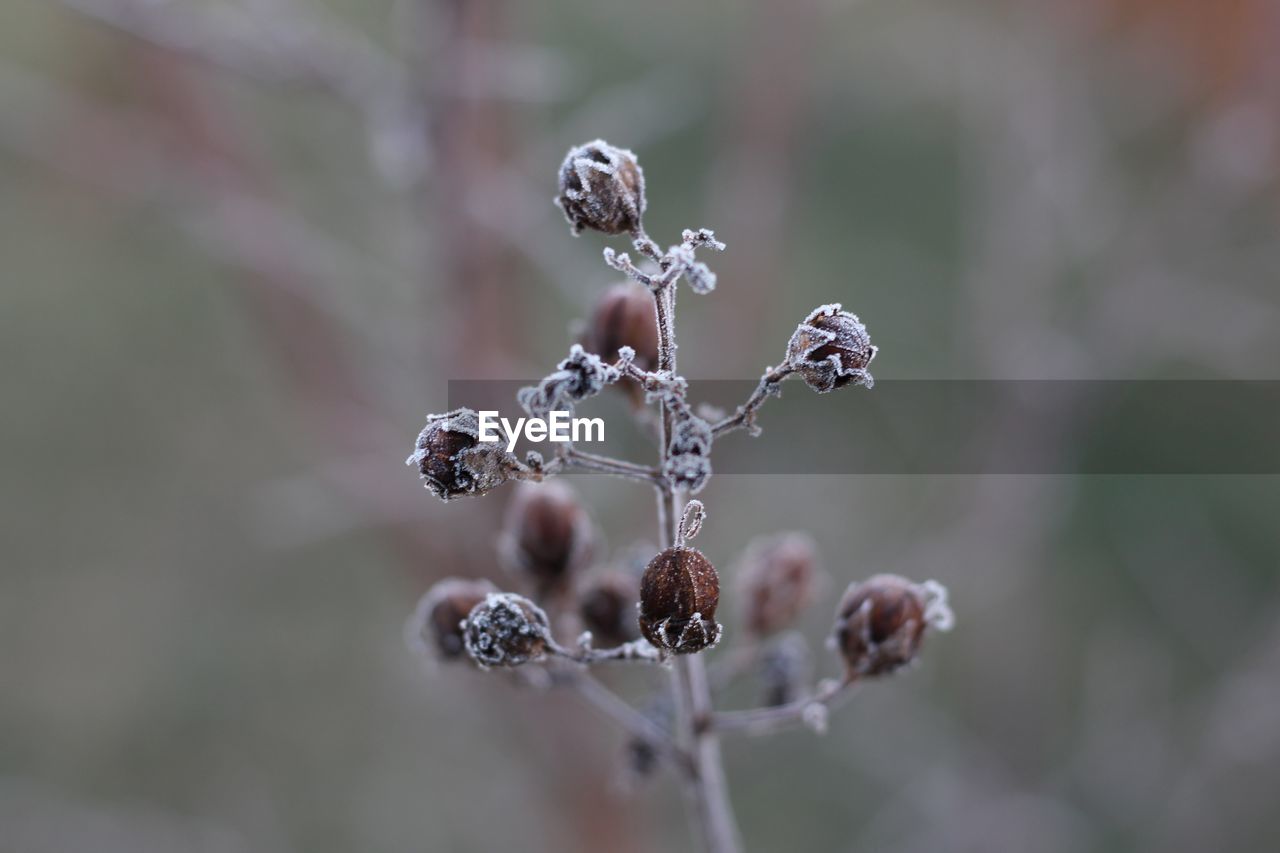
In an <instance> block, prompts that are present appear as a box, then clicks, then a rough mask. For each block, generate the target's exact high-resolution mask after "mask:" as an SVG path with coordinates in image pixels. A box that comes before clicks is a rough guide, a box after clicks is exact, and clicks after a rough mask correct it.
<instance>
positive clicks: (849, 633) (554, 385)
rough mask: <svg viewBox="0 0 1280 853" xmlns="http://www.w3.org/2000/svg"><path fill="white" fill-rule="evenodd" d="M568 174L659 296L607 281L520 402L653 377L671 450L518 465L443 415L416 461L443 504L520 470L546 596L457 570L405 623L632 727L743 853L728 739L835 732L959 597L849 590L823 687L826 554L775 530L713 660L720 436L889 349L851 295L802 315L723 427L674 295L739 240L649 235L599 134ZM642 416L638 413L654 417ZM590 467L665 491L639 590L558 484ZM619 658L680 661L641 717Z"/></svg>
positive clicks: (702, 288)
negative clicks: (598, 566) (821, 560)
mask: <svg viewBox="0 0 1280 853" xmlns="http://www.w3.org/2000/svg"><path fill="white" fill-rule="evenodd" d="M559 183H560V193H559V197H558V199H557V201H558V203H559V204H560V206H561V208H562V209H563V210H564V213H565V217H566V218H567V219H568V220H569V223H570V225H571V227H572V230H573V232H574V233H575V234H578V233H580V232H582V231H584V230H595V231H599V232H602V233H604V234H608V235H622V234H625V235H628V236H629V237H630V238H631V240H632V245H633V246H634V249H635V251H636V252H637V253H638V254H639V255H640V257H641V258H642V260H641V262H640V264H637V263H634V262H633V261H632V259H631V257H630V256H629V255H627V254H620V253H617V252H615V251H614V250H613V249H608V248H607V249H605V250H604V260H605V262H606V263H607V264H608V265H609V266H610V267H612V268H613V269H615V270H617V271H619V272H621V273H623V274H624V275H625V276H626V277H627V278H628V279H630V280H631V281H632V282H634V283H635V285H639V286H640V288H643V289H644V290H647V292H648V294H649V296H650V297H651V303H652V309H651V310H646V309H644V307H643V306H644V303H643V302H640V303H639V306H640V307H639V308H638V307H637V296H640V297H641V298H642V299H643V298H647V297H643V291H642V290H639V289H636V290H629V289H627V288H634V287H635V285H628V286H627V287H619V288H614V289H613V290H610V291H608V292H607V293H606V294H605V295H604V296H603V297H602V298H601V301H600V302H599V303H598V304H597V306H596V307H595V310H594V312H593V314H592V318H591V327H590V328H589V329H588V330H587V333H586V335H585V336H584V339H583V344H585V346H584V345H583V344H574V345H573V346H572V347H571V349H570V351H569V355H568V357H567V358H565V359H564V360H563V361H561V362H560V363H559V364H558V365H557V366H556V369H555V370H554V371H552V372H551V373H550V374H548V375H547V376H546V377H545V378H544V379H542V380H541V381H540V382H538V383H537V384H536V385H533V386H531V387H528V388H524V389H522V390H521V391H520V392H519V394H518V395H517V399H518V401H519V403H520V405H521V406H522V407H523V408H524V410H525V411H526V412H527V413H528V414H529V415H530V416H539V417H542V416H546V415H547V414H548V413H549V412H551V411H561V410H569V411H571V410H573V408H574V406H575V405H576V404H577V403H579V402H581V401H583V400H585V399H587V398H589V397H592V396H594V395H596V394H599V393H601V392H602V391H603V390H604V389H605V388H606V387H608V386H614V385H622V384H628V385H630V386H631V387H632V388H639V389H640V391H641V394H642V398H643V402H645V403H647V404H650V405H653V406H656V409H657V418H656V420H655V425H656V432H657V437H658V451H659V458H658V461H657V464H655V465H644V464H639V463H635V462H630V461H624V460H621V459H614V458H610V457H605V456H599V455H596V454H592V453H588V452H586V451H583V450H581V449H579V448H578V447H575V446H574V445H573V444H572V443H571V442H567V443H564V444H562V445H560V449H559V450H558V451H557V452H556V453H555V454H554V456H553V457H552V458H551V459H544V458H543V457H542V456H541V455H540V454H537V453H530V454H528V456H527V457H526V458H525V459H524V460H520V459H518V458H517V457H516V456H515V455H514V454H513V453H512V452H510V451H509V450H507V449H506V444H505V443H504V442H498V443H484V442H481V441H480V440H479V437H478V436H479V430H478V424H477V414H476V412H475V411H473V410H471V409H465V408H464V409H456V410H454V411H451V412H448V413H447V414H443V415H430V416H428V418H427V424H426V426H425V428H424V429H423V430H422V433H421V434H420V435H419V437H418V441H417V444H416V446H415V449H414V452H413V454H412V455H411V456H410V457H409V459H408V464H410V465H411V466H413V467H415V468H417V470H418V472H419V473H420V475H421V476H422V478H423V479H425V480H426V486H427V488H428V489H430V490H431V492H432V493H433V494H435V495H436V496H437V497H439V498H441V499H442V500H445V501H449V500H452V499H454V498H458V497H473V496H479V495H483V494H485V493H487V492H489V491H492V490H493V489H495V488H497V487H499V486H500V485H502V484H503V483H504V482H506V481H507V480H521V481H524V482H522V483H521V484H520V487H519V491H518V494H517V495H516V496H515V499H514V500H513V502H512V503H511V505H510V507H509V508H508V513H507V519H506V523H505V530H504V532H503V533H502V535H501V537H500V541H499V551H500V553H501V554H502V555H503V559H504V562H506V563H507V564H508V566H509V567H510V569H511V571H512V574H513V576H514V578H515V579H516V580H517V581H518V582H519V583H520V584H521V585H522V586H523V587H524V588H525V589H527V590H528V591H529V592H530V594H531V595H532V598H526V597H525V596H523V595H519V594H516V593H512V592H499V591H498V590H497V588H496V587H494V586H492V585H491V584H489V583H488V582H487V581H474V580H460V579H448V580H444V581H441V582H439V583H437V584H436V585H435V586H434V587H433V588H432V589H431V590H430V591H428V592H427V594H426V595H425V596H424V597H423V599H422V601H421V602H420V604H419V606H418V609H417V611H416V613H415V615H414V617H413V619H412V620H411V621H410V623H409V631H408V633H409V640H410V644H411V645H412V646H413V647H414V648H415V649H420V650H425V651H427V652H429V653H430V654H432V655H433V656H434V657H435V658H436V659H438V660H440V661H451V660H460V659H464V657H463V654H464V652H465V655H466V656H468V657H469V658H470V660H471V661H472V662H473V663H474V664H475V665H476V666H478V667H479V668H481V669H490V668H498V669H504V670H508V671H510V672H511V674H512V676H513V678H515V680H516V681H517V682H518V683H520V684H523V685H526V686H539V685H541V686H559V687H568V688H571V689H574V690H576V691H577V692H578V693H579V694H580V695H581V696H582V697H583V698H584V699H586V700H588V701H590V702H591V703H593V704H595V705H597V706H598V707H600V708H601V709H602V710H604V711H605V712H607V713H609V714H610V715H612V716H613V717H615V718H617V720H618V721H619V722H620V723H622V724H623V725H624V726H625V727H626V728H627V729H628V731H629V734H630V738H631V740H630V746H629V749H628V754H629V756H630V757H631V759H632V763H633V769H634V770H636V771H638V772H641V773H647V772H648V771H650V770H652V769H653V768H654V767H655V766H658V765H661V764H665V765H666V766H669V767H670V768H671V769H672V770H673V771H674V772H675V773H676V774H677V776H678V777H679V778H680V779H681V780H682V781H683V782H684V783H685V785H686V788H687V790H688V794H689V798H690V800H691V802H692V803H693V806H694V808H693V810H692V811H693V814H694V815H695V818H696V820H695V824H696V826H697V828H698V831H699V834H700V835H701V837H702V840H703V843H704V846H705V848H706V849H707V850H708V851H712V853H726V851H734V850H738V849H740V840H739V836H738V829H737V826H736V823H735V820H734V817H733V813H732V809H731V806H730V802H729V797H728V791H727V787H726V783H725V776H724V769H723V767H722V764H721V759H720V740H721V738H722V737H723V736H725V735H727V734H732V733H748V734H763V733H767V732H770V731H774V730H776V729H779V728H782V727H785V726H789V725H792V724H796V723H801V724H804V725H808V726H809V727H811V728H813V729H815V730H818V731H821V730H823V729H824V727H825V723H826V719H827V712H828V710H829V709H830V708H831V707H832V706H834V705H835V704H836V703H837V702H839V701H840V700H841V699H843V698H845V697H847V696H848V695H849V694H850V693H851V690H852V688H853V687H854V686H855V685H857V684H860V683H861V682H863V681H864V680H866V679H870V678H876V677H881V676H885V675H888V674H890V673H892V672H895V671H897V670H900V669H901V668H903V667H904V666H906V665H908V664H910V663H912V662H913V661H915V660H916V658H917V656H918V654H919V652H920V647H921V643H922V641H923V639H924V636H925V634H926V633H927V632H928V630H930V629H936V630H947V629H948V628H950V626H951V621H952V617H951V612H950V610H949V608H948V607H947V601H946V590H945V589H944V588H943V587H942V586H941V585H940V584H938V583H937V582H935V581H926V582H924V583H915V582H912V581H909V580H907V579H905V578H902V577H898V576H895V575H876V576H874V577H872V578H870V579H868V580H866V581H864V582H861V583H855V584H852V585H851V586H850V587H849V589H848V590H847V591H846V592H845V594H844V596H843V597H842V599H841V600H840V603H839V606H838V607H837V611H836V623H835V626H834V628H833V631H832V635H831V638H830V641H829V645H830V648H831V649H832V650H834V651H835V652H837V653H838V654H839V656H840V657H841V659H842V662H843V674H842V676H841V677H839V678H834V679H827V680H824V681H822V682H820V683H818V684H817V685H816V686H808V685H807V684H806V682H807V680H808V677H809V671H810V668H811V656H810V653H809V649H808V646H807V644H805V643H804V642H803V639H802V638H801V637H800V636H799V635H798V634H797V633H796V632H794V631H789V630H788V629H789V628H790V627H791V626H792V625H793V624H794V622H795V621H796V619H797V618H798V617H799V615H800V613H801V611H802V610H803V609H804V608H805V607H806V606H808V605H809V603H810V602H811V601H812V600H813V598H814V597H815V588H816V587H817V586H818V585H817V584H816V579H817V574H816V568H815V564H816V552H815V548H814V546H813V544H812V542H811V541H810V540H809V539H808V538H807V537H806V536H804V535H803V534H795V533H788V534H780V535H778V536H775V537H771V538H769V539H765V540H760V541H758V542H756V543H753V544H752V545H750V546H749V547H748V548H747V549H746V551H745V552H744V555H743V557H742V558H741V560H740V561H739V563H738V566H739V575H740V578H739V584H740V590H741V592H742V595H743V608H742V613H741V618H742V631H741V638H742V643H741V645H740V646H739V647H738V648H737V649H736V650H735V653H734V654H732V655H726V656H725V659H724V661H722V663H723V664H724V666H722V667H721V668H719V669H716V670H713V671H709V670H708V668H707V667H706V666H705V665H704V663H703V658H702V655H701V654H700V653H702V652H705V651H707V650H709V649H711V648H713V647H715V646H716V645H717V644H719V643H720V642H721V641H722V639H723V638H724V636H725V635H726V634H729V635H730V636H732V632H731V631H726V630H725V629H724V628H723V626H722V625H721V624H720V623H719V622H718V621H717V609H718V605H719V599H720V579H719V576H718V574H717V572H716V568H715V566H714V565H713V564H712V562H711V560H709V559H708V558H707V557H706V556H705V555H704V554H702V553H701V552H700V551H698V550H697V549H695V548H693V547H691V546H690V545H689V544H688V543H689V541H690V540H692V539H693V538H694V537H695V536H697V534H698V532H699V530H700V529H701V527H702V526H703V523H704V521H705V519H706V517H707V513H706V508H705V507H704V506H703V504H702V502H701V501H699V500H688V499H687V498H688V496H690V495H694V494H697V493H698V492H699V491H701V490H702V488H703V487H704V486H705V485H706V483H707V481H708V479H709V478H710V477H711V473H712V468H711V454H712V449H713V446H714V443H715V442H716V441H717V440H719V439H720V438H721V437H723V436H725V435H727V434H728V433H731V432H733V431H734V430H737V429H744V430H746V431H748V432H750V433H751V434H757V433H758V432H759V428H758V427H757V425H756V417H757V414H758V412H759V410H760V408H761V406H762V405H763V404H764V403H765V401H766V400H768V398H769V397H771V396H778V395H779V394H780V386H781V383H782V382H783V380H785V379H787V378H788V377H790V376H792V375H795V376H798V377H800V378H801V379H802V380H803V381H804V382H805V383H806V384H807V385H808V386H809V387H810V388H812V389H813V390H815V391H817V392H819V393H826V392H829V391H832V390H834V389H837V388H843V387H845V386H848V385H862V386H864V387H866V388H871V387H872V377H871V374H870V373H869V372H868V370H867V368H868V366H869V365H870V363H871V361H872V359H873V358H874V357H875V354H876V347H875V346H873V345H872V344H871V338H870V336H869V335H868V333H867V329H866V327H865V326H864V325H863V324H862V322H861V321H860V320H859V319H858V318H857V316H855V315H854V314H851V313H849V312H848V311H845V310H844V309H843V308H841V306H840V305H838V304H831V305H824V306H821V307H819V308H816V309H815V310H814V311H813V312H811V313H810V314H809V316H808V317H806V318H805V319H804V320H803V322H801V323H800V324H799V325H798V326H797V328H796V330H795V332H794V334H793V335H792V336H791V339H790V340H789V342H788V343H787V346H786V354H785V357H784V358H783V360H782V362H781V363H779V364H778V365H776V366H774V367H771V368H769V369H768V370H766V371H765V372H764V375H763V376H762V377H761V378H760V381H759V384H758V385H757V387H756V389H755V391H754V392H753V393H752V394H751V395H750V396H749V397H748V399H747V400H746V401H745V402H743V404H742V405H741V406H739V407H738V409H737V410H736V411H735V412H734V413H733V414H732V415H729V416H727V417H723V418H721V419H719V420H715V421H714V422H713V421H710V420H707V419H705V418H703V417H701V416H700V415H699V414H697V413H696V411H697V410H696V409H695V406H694V405H693V404H692V403H691V402H690V400H689V387H688V383H687V382H686V381H685V379H684V378H683V377H682V376H681V375H680V374H679V372H678V371H677V368H676V318H675V308H676V288H677V285H678V283H679V282H680V281H682V280H683V281H685V282H687V283H688V285H689V287H690V289H692V290H693V292H694V293H697V294H706V293H710V292H711V291H712V290H714V289H715V286H716V276H715V274H714V273H713V272H712V271H711V270H710V268H708V267H707V265H706V264H704V263H703V262H702V261H699V260H698V259H697V253H698V251H699V250H702V249H710V250H714V251H722V250H723V249H724V248H725V246H724V244H723V243H721V242H719V241H718V240H716V238H715V234H714V233H713V232H711V231H709V230H707V229H699V230H687V231H685V232H684V233H683V235H682V237H681V241H680V242H679V243H678V244H676V245H674V246H671V247H670V248H669V249H667V250H666V251H663V250H662V249H661V247H660V246H659V245H658V244H657V243H656V242H655V241H654V240H652V239H651V238H650V237H649V235H648V234H647V233H646V232H645V230H644V225H643V216H644V211H645V206H646V199H645V193H644V174H643V172H642V171H641V169H640V165H639V163H638V162H637V160H636V157H635V155H634V154H632V153H631V152H630V151H626V150H624V149H620V148H616V147H614V146H612V145H609V144H608V143H606V142H603V141H601V140H597V141H595V142H590V143H587V144H586V145H581V146H578V147H576V148H574V149H572V150H570V151H569V154H568V156H567V157H566V158H565V161H564V163H563V165H562V166H561V168H560V173H559ZM655 343H656V345H655ZM646 411H647V410H645V409H643V407H639V408H637V410H636V417H637V418H638V419H640V420H641V422H642V423H644V422H646V421H644V418H645V416H646ZM574 468H577V469H584V470H587V471H594V472H599V473H605V474H612V475H616V476H619V477H623V478H627V479H631V480H636V481H639V482H641V483H643V484H645V485H646V486H648V487H650V488H652V489H654V491H655V492H656V494H657V506H658V529H659V535H660V539H661V549H660V550H659V552H658V553H657V554H656V555H653V556H652V557H651V559H649V560H648V564H647V566H646V567H645V568H644V570H643V575H642V577H640V579H639V581H638V582H637V581H636V579H635V578H634V577H633V576H631V575H629V574H627V573H626V572H620V571H616V570H613V571H596V572H594V573H592V574H590V575H588V574H587V567H588V564H589V562H590V561H591V559H592V556H593V529H592V527H591V524H590V521H589V519H588V518H587V515H586V512H585V510H584V509H583V507H582V506H581V505H580V504H579V503H578V501H577V500H576V498H575V496H574V494H573V492H572V491H571V490H570V489H569V488H568V487H567V486H565V485H564V484H563V482H555V483H550V482H549V483H543V482H542V481H544V480H546V479H547V478H549V477H551V476H553V475H555V474H557V473H559V472H562V471H565V470H568V469H574ZM544 608H545V609H544ZM548 611H550V615H549V614H548ZM565 626H569V627H570V628H571V629H572V630H573V631H574V632H576V631H577V630H578V629H581V628H585V629H586V630H582V631H581V633H580V634H578V636H577V638H576V640H575V641H574V642H573V643H572V644H565V643H564V642H562V641H561V640H559V639H557V633H558V632H559V629H561V628H563V627H565ZM597 641H604V642H605V645H604V646H597V645H596V643H597ZM616 661H630V662H635V663H640V664H649V665H655V666H658V667H663V668H665V669H667V670H669V672H670V674H671V687H670V691H669V693H665V694H663V695H660V696H657V697H655V698H654V699H653V700H652V701H650V702H648V703H647V704H645V705H644V706H643V707H641V708H635V707H633V706H631V705H630V704H628V703H626V702H625V701H623V700H622V699H621V698H620V697H619V696H618V695H617V694H615V693H613V692H612V691H611V690H610V689H609V688H607V687H606V686H605V685H604V684H602V683H601V682H599V681H597V680H596V679H595V678H594V677H593V676H592V675H591V673H590V668H591V667H592V666H595V665H598V664H604V663H609V662H616ZM718 663H721V662H720V661H718ZM748 672H755V673H756V674H757V676H758V678H759V682H760V686H761V688H762V695H763V696H764V698H765V703H764V705H763V706H761V707H759V708H755V709H751V710H716V709H715V708H714V706H713V697H712V691H713V688H717V687H719V686H722V685H725V684H728V683H729V682H731V681H732V680H734V679H735V678H736V677H737V676H739V675H743V674H746V673H748Z"/></svg>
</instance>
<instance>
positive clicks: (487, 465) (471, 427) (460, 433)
mask: <svg viewBox="0 0 1280 853" xmlns="http://www.w3.org/2000/svg"><path fill="white" fill-rule="evenodd" d="M515 462H516V460H515V457H514V456H512V455H511V454H510V453H508V452H507V451H506V448H505V447H504V446H503V443H502V442H500V441H498V442H482V441H480V418H479V416H478V415H477V414H476V412H475V410H474V409H454V410H453V411H451V412H446V413H445V414H443V415H427V425H426V426H425V427H423V428H422V432H421V433H419V434H418V441H417V444H416V445H415V446H414V450H413V453H411V454H409V458H408V459H406V460H405V464H407V465H411V466H413V467H415V468H417V469H418V473H419V474H420V475H421V476H422V479H424V480H426V481H427V482H426V487H427V488H428V489H430V490H431V493H432V494H434V495H435V496H436V497H438V498H440V499H441V500H444V501H447V500H451V499H453V498H456V497H460V496H463V495H483V494H485V493H486V492H488V491H490V490H492V489H495V488H497V487H498V486H500V485H502V484H503V483H504V482H506V480H507V478H508V477H509V476H510V474H511V471H512V468H513V467H514V466H515Z"/></svg>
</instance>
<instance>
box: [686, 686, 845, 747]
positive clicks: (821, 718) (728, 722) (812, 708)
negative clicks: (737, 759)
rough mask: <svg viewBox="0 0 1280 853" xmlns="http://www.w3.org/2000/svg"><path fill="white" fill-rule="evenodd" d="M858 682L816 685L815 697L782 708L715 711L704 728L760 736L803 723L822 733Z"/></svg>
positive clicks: (789, 703)
mask: <svg viewBox="0 0 1280 853" xmlns="http://www.w3.org/2000/svg"><path fill="white" fill-rule="evenodd" d="M860 683H861V682H857V681H849V680H843V681H836V680H834V679H833V680H828V681H824V682H822V683H821V684H820V685H818V690H817V692H815V693H814V695H812V696H806V697H805V698H803V699H797V700H796V701H794V702H788V703H787V704H785V705H778V706H777V707H774V708H752V709H750V710H746V711H717V712H715V713H714V714H712V715H711V717H710V719H709V721H708V724H707V727H708V728H709V729H710V730H711V731H713V732H717V733H720V734H746V735H763V734H769V733H770V732H774V731H777V730H779V729H785V728H788V727H790V726H794V725H799V724H804V725H806V726H808V727H809V728H811V729H813V730H814V731H817V732H824V731H826V726H827V715H828V713H829V712H830V711H831V710H833V709H834V708H835V707H836V706H837V705H839V704H840V703H842V702H844V701H845V700H847V699H848V698H849V697H851V696H852V695H853V694H854V693H855V692H856V691H855V687H856V686H857V685H858V684H860Z"/></svg>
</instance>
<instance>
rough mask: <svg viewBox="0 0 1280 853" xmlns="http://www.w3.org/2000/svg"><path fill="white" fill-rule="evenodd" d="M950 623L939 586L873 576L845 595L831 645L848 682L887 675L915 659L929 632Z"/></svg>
mask: <svg viewBox="0 0 1280 853" xmlns="http://www.w3.org/2000/svg"><path fill="white" fill-rule="evenodd" d="M952 621H953V619H952V615H951V609H950V608H949V607H948V606H947V590H946V588H945V587H944V586H942V584H940V583H938V582H937V581H926V582H924V583H922V584H918V583H914V582H912V581H909V580H907V579H906V578H903V577H899V576H898V575H875V576H874V577H872V578H869V579H867V580H865V581H863V582H862V583H853V584H850V586H849V589H848V590H846V591H845V594H844V597H843V598H842V599H841V600H840V607H839V608H838V609H837V611H836V626H835V632H834V634H833V635H832V638H831V642H832V645H833V646H834V647H835V648H836V649H838V650H839V652H840V654H841V655H842V656H843V657H844V661H845V667H846V669H847V670H848V675H849V677H850V678H856V677H859V676H865V675H885V674H888V673H890V672H893V671H894V670H896V669H898V668H900V667H902V666H905V665H906V664H908V663H910V662H911V661H913V660H915V657H916V655H917V653H919V651H920V643H921V641H922V640H923V638H924V632H925V629H926V628H927V627H933V628H936V629H937V630H939V631H946V630H949V629H950V628H951V625H952Z"/></svg>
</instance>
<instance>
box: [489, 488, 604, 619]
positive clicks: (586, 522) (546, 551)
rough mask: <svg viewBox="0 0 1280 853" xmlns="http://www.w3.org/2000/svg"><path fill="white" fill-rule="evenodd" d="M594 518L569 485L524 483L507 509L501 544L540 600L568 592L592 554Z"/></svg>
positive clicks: (509, 562) (506, 558)
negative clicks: (583, 506)
mask: <svg viewBox="0 0 1280 853" xmlns="http://www.w3.org/2000/svg"><path fill="white" fill-rule="evenodd" d="M593 539H594V536H593V533H592V528H591V519H590V518H588V517H587V513H586V510H584V509H583V508H582V505H581V504H580V503H578V498H577V496H576V495H575V494H574V492H573V490H572V489H571V488H569V486H567V485H565V484H564V483H562V482H558V481H554V480H549V481H546V482H542V483H521V484H520V485H519V488H517V489H516V493H515V495H514V496H513V497H512V499H511V503H510V504H509V505H508V507H507V515H506V521H505V523H504V525H503V533H502V538H501V540H500V543H499V547H500V550H501V553H502V555H503V559H504V562H506V564H507V566H508V567H509V568H510V569H511V570H512V571H513V572H514V573H516V574H518V575H519V576H521V577H522V578H525V579H526V580H527V581H528V582H529V583H530V584H531V586H532V587H533V589H534V590H535V592H536V595H537V597H538V598H544V597H546V596H550V595H553V594H556V593H561V592H564V591H565V590H567V589H568V588H569V586H570V584H571V583H572V581H573V577H574V575H575V574H577V572H578V571H580V570H581V569H582V568H583V567H584V566H585V565H586V563H587V561H588V560H589V559H590V557H591V549H592V544H593Z"/></svg>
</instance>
